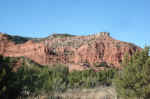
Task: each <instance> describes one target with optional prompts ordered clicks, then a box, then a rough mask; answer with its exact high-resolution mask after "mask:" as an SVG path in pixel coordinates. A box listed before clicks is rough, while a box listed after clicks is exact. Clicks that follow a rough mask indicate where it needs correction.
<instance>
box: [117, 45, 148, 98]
mask: <svg viewBox="0 0 150 99" xmlns="http://www.w3.org/2000/svg"><path fill="white" fill-rule="evenodd" d="M149 49H150V48H149V47H145V48H144V49H143V51H141V52H139V51H137V52H136V53H135V54H134V55H133V56H132V57H130V59H129V61H128V62H127V59H126V58H125V60H124V61H123V64H122V65H123V66H125V67H124V68H123V70H122V71H121V72H119V73H118V74H117V75H116V77H115V80H114V82H115V86H116V91H117V92H118V95H119V96H121V97H124V98H125V99H130V98H131V99H134V98H135V99H148V98H150V76H149V75H150V56H149ZM126 57H127V56H126Z"/></svg>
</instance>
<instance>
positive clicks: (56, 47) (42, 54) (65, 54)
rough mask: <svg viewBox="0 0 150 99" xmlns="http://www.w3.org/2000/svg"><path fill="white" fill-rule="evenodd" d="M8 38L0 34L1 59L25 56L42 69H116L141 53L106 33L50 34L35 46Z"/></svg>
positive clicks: (28, 41)
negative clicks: (57, 66) (50, 66)
mask: <svg viewBox="0 0 150 99" xmlns="http://www.w3.org/2000/svg"><path fill="white" fill-rule="evenodd" d="M10 37H11V36H10V35H6V34H3V33H0V54H2V55H3V56H10V57H20V56H24V57H27V58H30V59H32V60H34V61H35V62H37V63H39V64H42V65H45V64H46V65H47V64H56V63H59V64H66V65H67V66H68V67H69V69H70V70H83V69H85V68H88V67H89V66H91V67H92V66H93V65H94V64H96V63H101V62H105V63H107V64H109V66H112V67H117V68H119V67H120V63H121V62H122V59H123V56H124V55H125V53H129V55H132V54H133V53H134V52H135V51H136V50H141V48H140V47H138V46H136V45H134V44H132V43H127V42H122V41H119V40H116V39H114V38H112V37H111V36H110V34H109V33H107V32H100V33H97V34H95V35H88V36H74V35H68V34H53V35H51V36H49V37H47V38H43V39H40V40H38V42H37V41H35V40H33V39H25V41H24V42H22V43H17V44H16V43H15V42H14V41H13V40H11V39H9V38H10ZM19 40H20V41H21V40H22V39H19ZM86 64H88V65H86Z"/></svg>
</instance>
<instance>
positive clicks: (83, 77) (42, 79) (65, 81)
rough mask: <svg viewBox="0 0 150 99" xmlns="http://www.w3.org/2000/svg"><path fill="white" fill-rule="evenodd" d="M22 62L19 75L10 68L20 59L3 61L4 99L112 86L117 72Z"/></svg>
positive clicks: (0, 91) (0, 74)
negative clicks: (72, 69)
mask: <svg viewBox="0 0 150 99" xmlns="http://www.w3.org/2000/svg"><path fill="white" fill-rule="evenodd" d="M22 59H23V61H22V62H23V63H22V66H21V68H19V69H18V70H17V71H16V72H13V71H12V68H10V67H12V64H13V63H14V62H16V61H17V60H18V59H17V58H8V57H7V58H3V59H1V60H0V62H1V63H3V65H4V67H5V68H4V69H2V66H1V68H0V83H1V86H0V95H1V96H5V98H2V99H7V98H8V99H9V98H11V99H15V98H16V97H17V96H22V95H25V96H28V95H31V94H35V95H38V94H40V93H41V92H42V93H43V92H44V93H49V92H63V91H65V90H66V89H68V88H72V89H73V88H93V87H96V86H98V85H110V84H111V79H112V78H113V77H114V73H115V70H114V69H111V68H108V69H106V70H105V71H99V72H95V71H94V70H92V69H90V70H84V71H73V72H69V70H68V68H67V67H66V66H64V65H62V64H56V65H54V66H50V67H48V66H40V65H38V64H36V63H33V62H32V61H31V60H28V59H24V58H22ZM0 65H1V64H0ZM6 67H7V68H6Z"/></svg>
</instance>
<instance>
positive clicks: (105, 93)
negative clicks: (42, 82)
mask: <svg viewBox="0 0 150 99" xmlns="http://www.w3.org/2000/svg"><path fill="white" fill-rule="evenodd" d="M18 99H118V98H117V94H116V91H115V89H114V87H112V86H111V87H104V86H100V87H96V88H91V89H89V88H88V89H85V88H84V89H68V90H67V91H66V92H64V93H49V94H44V93H43V94H41V95H39V96H34V95H31V96H28V97H20V98H18Z"/></svg>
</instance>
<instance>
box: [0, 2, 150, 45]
mask: <svg viewBox="0 0 150 99" xmlns="http://www.w3.org/2000/svg"><path fill="white" fill-rule="evenodd" d="M149 5H150V0H0V32H6V33H8V34H13V35H21V36H28V37H45V36H48V35H49V34H51V33H53V32H56V33H71V34H76V35H88V34H92V33H95V32H103V31H106V32H110V33H111V36H112V37H114V38H116V39H119V40H123V41H128V42H132V43H135V44H137V45H139V46H141V47H143V46H144V45H145V44H147V45H150V12H149V10H150V6H149Z"/></svg>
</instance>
